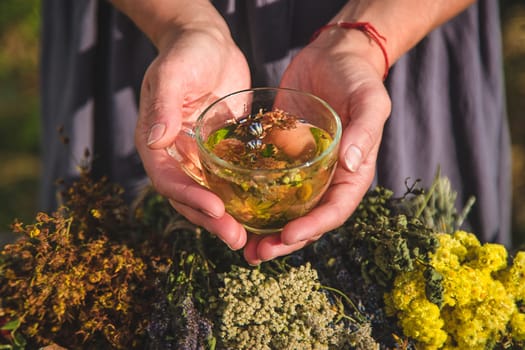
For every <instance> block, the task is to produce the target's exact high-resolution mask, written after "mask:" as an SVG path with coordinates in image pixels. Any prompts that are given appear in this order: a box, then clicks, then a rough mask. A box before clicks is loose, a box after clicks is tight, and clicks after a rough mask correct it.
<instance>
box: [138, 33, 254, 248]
mask: <svg viewBox="0 0 525 350" xmlns="http://www.w3.org/2000/svg"><path fill="white" fill-rule="evenodd" d="M249 86H250V75H249V69H248V66H247V63H246V60H245V58H244V56H243V55H242V53H241V52H240V50H239V49H238V48H237V46H236V45H235V44H234V43H233V41H232V40H231V37H229V33H228V35H222V33H220V32H219V31H217V30H209V29H208V28H204V29H200V28H191V29H189V30H176V31H174V32H173V34H172V35H169V36H168V37H167V39H166V37H164V38H163V41H162V45H160V48H159V55H158V57H157V58H156V59H155V61H154V62H153V63H152V64H151V65H150V67H149V68H148V70H147V72H146V74H145V76H144V81H143V86H142V90H141V96H140V110H139V120H138V124H137V128H136V133H135V143H136V146H137V150H138V152H139V154H140V157H141V158H142V161H143V164H144V167H145V170H146V173H147V174H148V176H149V177H150V179H151V181H152V183H153V186H154V187H155V189H156V190H157V191H158V192H159V193H160V194H162V195H164V196H166V197H167V198H169V200H170V203H171V204H172V206H173V207H174V208H175V209H176V210H177V211H178V212H180V213H181V214H182V215H184V216H185V217H186V218H187V219H188V220H190V221H192V222H193V223H195V224H197V225H200V226H202V227H204V228H205V229H207V230H208V231H210V232H212V233H214V234H216V235H217V236H218V237H219V238H220V239H222V240H223V241H224V242H225V243H226V244H227V245H228V246H229V247H231V248H232V249H240V248H242V247H243V246H244V245H245V243H246V239H247V236H246V231H245V230H244V228H243V227H242V226H241V225H240V224H239V223H238V222H237V221H235V220H234V219H233V218H232V217H231V216H230V215H229V214H227V213H225V209H224V204H223V202H222V201H221V200H220V199H219V198H218V197H217V196H216V195H215V194H213V193H212V192H210V191H208V190H207V189H205V188H204V187H202V186H200V185H198V184H197V183H196V182H194V181H193V180H192V179H191V178H190V177H188V176H187V175H186V174H185V173H184V171H182V169H181V168H180V166H179V164H178V163H177V162H176V161H175V159H173V158H172V157H171V156H169V155H168V153H167V152H166V147H167V146H170V145H171V144H172V143H173V142H174V141H175V139H176V137H182V138H183V139H184V138H185V137H183V136H177V135H178V134H179V131H180V130H181V125H183V124H186V125H192V124H193V122H194V121H195V119H196V117H197V116H198V114H199V112H200V111H201V110H202V109H203V108H205V107H206V106H207V105H208V104H209V103H210V102H211V101H212V100H213V99H214V98H216V97H217V96H223V95H226V94H228V93H230V92H233V91H236V90H240V89H245V88H248V87H249ZM186 139H187V137H186ZM189 142H191V140H189Z"/></svg>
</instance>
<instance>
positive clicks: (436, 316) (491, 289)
mask: <svg viewBox="0 0 525 350" xmlns="http://www.w3.org/2000/svg"><path fill="white" fill-rule="evenodd" d="M437 238H438V240H439V247H438V249H437V250H436V252H435V253H434V254H430V265H431V267H433V268H434V269H435V271H436V272H437V273H439V274H440V275H441V276H442V277H443V279H442V281H441V284H442V286H443V304H442V305H441V309H439V307H438V306H437V305H434V304H432V303H431V302H430V301H428V299H427V298H426V295H425V292H424V291H425V279H424V275H423V272H424V270H425V269H426V268H427V267H428V266H426V265H425V264H417V265H416V266H415V270H413V271H411V272H405V273H402V274H400V275H399V276H397V277H396V279H395V282H394V286H393V290H392V291H391V293H388V294H387V295H385V303H386V306H387V312H388V314H390V315H396V316H397V317H398V319H399V324H400V326H401V327H402V329H403V332H404V333H405V335H407V336H409V337H411V338H413V339H414V340H415V341H416V342H417V343H418V345H419V347H418V348H422V349H440V348H446V349H485V348H486V346H488V345H489V344H494V343H497V342H498V341H499V340H501V338H502V336H504V335H507V336H510V337H511V338H512V339H513V340H515V341H522V340H523V339H524V337H525V316H524V314H523V313H520V310H519V308H518V303H520V302H523V300H524V298H525V279H524V276H525V252H521V253H518V254H517V255H516V257H515V258H514V261H513V264H512V265H511V266H507V260H508V254H507V251H506V249H505V247H504V246H502V245H500V244H491V243H486V244H483V245H482V244H480V242H479V241H478V239H477V238H476V237H475V236H474V235H473V234H471V233H467V232H464V231H457V232H455V233H454V234H452V235H450V234H437ZM418 291H419V292H418ZM429 304H430V305H432V306H429ZM431 327H433V328H431ZM508 329H511V330H512V334H510V335H509V334H508Z"/></svg>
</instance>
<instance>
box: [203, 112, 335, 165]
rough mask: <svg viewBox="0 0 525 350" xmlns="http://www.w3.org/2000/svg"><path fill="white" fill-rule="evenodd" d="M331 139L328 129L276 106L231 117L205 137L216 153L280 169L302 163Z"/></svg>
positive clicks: (239, 162) (238, 161)
mask: <svg viewBox="0 0 525 350" xmlns="http://www.w3.org/2000/svg"><path fill="white" fill-rule="evenodd" d="M331 142H332V137H331V136H330V134H329V133H328V132H326V131H325V130H322V129H321V128H318V127H316V126H314V125H311V124H308V123H306V122H304V121H302V120H300V119H299V118H298V117H297V116H295V115H293V114H290V113H287V112H285V111H282V110H279V109H275V110H273V111H266V112H265V111H263V110H262V109H261V110H259V112H258V113H257V114H255V115H251V114H250V115H248V116H246V117H244V118H242V119H239V120H234V121H231V122H230V123H229V124H227V125H225V126H224V127H222V128H220V129H218V130H216V131H215V132H214V133H212V134H211V135H210V136H209V137H208V139H207V140H206V147H208V149H210V150H211V151H212V152H213V153H214V154H215V155H216V156H217V157H219V158H221V159H224V160H226V161H228V162H230V163H233V164H235V165H237V166H240V167H243V168H248V169H281V168H290V167H294V166H298V165H301V164H303V163H304V162H306V161H309V160H311V159H313V158H314V157H315V156H317V155H319V154H321V153H322V152H323V151H324V150H325V149H326V148H327V146H328V145H330V143H331Z"/></svg>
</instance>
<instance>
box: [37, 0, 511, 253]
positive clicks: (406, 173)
mask: <svg viewBox="0 0 525 350" xmlns="http://www.w3.org/2000/svg"><path fill="white" fill-rule="evenodd" d="M344 3H345V1H341V0H333V1H318V0H217V1H214V4H215V6H216V7H217V9H218V10H219V11H220V12H221V13H222V14H223V15H224V17H225V18H226V20H227V22H228V24H229V25H230V28H231V30H232V33H233V36H234V39H235V40H236V42H237V43H238V44H239V46H240V47H241V48H242V50H243V51H244V53H245V55H246V57H247V59H248V61H249V63H250V67H251V70H252V79H253V85H254V86H263V85H270V86H277V85H278V84H279V80H280V77H281V74H282V73H283V71H284V69H285V67H286V66H287V64H288V62H289V61H290V59H291V58H292V57H293V55H294V54H295V53H296V52H297V51H298V50H299V49H300V48H301V47H303V46H304V45H305V44H307V43H308V40H309V38H310V36H311V35H312V33H313V32H314V31H315V30H316V29H317V28H319V27H320V26H322V25H323V24H325V23H327V22H328V21H329V20H330V18H331V17H332V16H333V15H334V14H335V13H336V12H337V11H338V10H339V9H340V8H341V6H342V5H343V4H344ZM42 12H43V33H42V34H43V36H42V65H41V68H42V80H41V81H42V128H43V140H44V143H43V145H42V159H43V176H42V195H41V199H42V209H44V210H50V209H52V208H54V207H55V206H56V199H55V192H56V187H55V186H54V182H55V180H56V179H58V178H62V179H65V180H66V181H70V180H71V179H74V178H75V176H76V175H77V165H78V163H79V161H80V160H81V159H82V157H83V154H84V150H85V149H89V150H90V153H91V154H92V155H94V162H93V172H94V174H95V176H101V175H107V176H109V178H110V179H111V180H113V181H116V182H118V183H120V184H122V185H123V186H124V187H125V189H126V193H127V195H128V198H130V199H131V198H133V196H134V194H135V193H136V191H137V190H138V189H140V188H141V187H142V186H143V185H144V184H145V183H147V178H146V177H145V173H144V170H143V168H142V166H141V162H140V158H139V157H138V155H137V153H136V151H135V148H134V144H133V130H134V127H135V122H136V119H137V109H138V108H137V104H138V98H139V89H140V83H141V79H142V76H143V74H144V72H145V69H146V68H147V66H148V64H149V62H151V60H152V59H153V58H154V56H155V54H156V52H155V49H154V48H153V46H152V45H151V43H150V42H149V41H148V40H147V39H146V38H145V37H144V35H143V34H142V33H140V31H139V30H137V28H136V27H135V26H134V25H133V24H132V23H131V22H130V21H129V20H128V19H127V18H126V17H125V16H124V15H122V14H121V13H119V12H117V11H116V10H115V9H113V8H112V7H111V5H109V4H108V3H107V2H106V1H97V0H75V1H70V0H44V1H43V3H42ZM386 86H387V88H388V90H389V92H390V95H391V97H392V102H393V110H392V115H391V117H390V118H389V120H388V122H387V124H386V127H385V131H384V137H383V142H382V145H381V149H380V154H379V159H378V166H377V174H376V183H378V184H381V185H383V186H386V187H388V188H392V189H394V190H395V192H396V193H397V194H398V195H401V194H403V193H404V192H405V180H406V178H407V177H410V178H412V179H416V178H419V179H422V184H423V185H425V186H428V185H429V184H430V183H431V181H432V179H433V177H434V175H435V172H436V169H437V167H438V166H440V168H441V172H442V174H443V175H446V176H447V177H448V178H449V179H450V180H451V183H452V186H453V188H454V189H455V190H456V191H458V199H457V205H458V207H461V206H462V205H463V204H464V203H465V202H466V200H467V198H468V197H469V196H471V195H474V196H476V198H477V201H476V204H475V206H474V208H473V210H472V212H471V214H470V216H469V225H470V227H468V228H469V229H471V230H472V231H473V232H475V233H476V234H477V235H478V236H479V237H480V238H481V239H483V240H484V241H491V242H499V243H504V244H506V245H508V246H510V243H511V242H510V202H511V177H510V171H511V167H510V139H509V133H508V125H507V119H506V110H505V98H504V87H503V65H502V48H501V35H500V23H499V9H498V2H497V1H493V0H482V1H478V2H477V3H476V4H474V5H472V6H471V7H469V8H468V9H467V10H466V11H464V12H463V13H461V14H460V15H458V16H457V17H456V18H454V19H452V20H451V21H449V22H448V23H446V24H445V25H443V26H442V27H440V28H438V29H436V30H434V31H433V32H432V33H430V34H429V35H428V36H427V37H426V38H424V39H423V40H422V41H421V42H420V43H419V44H418V45H417V46H416V47H415V48H414V49H413V50H411V51H410V52H408V53H407V54H406V55H404V56H403V57H401V59H400V60H399V61H398V62H396V63H395V65H394V66H393V67H392V69H391V71H390V75H389V77H388V79H387V81H386ZM57 128H63V129H64V132H65V134H66V136H68V137H69V139H70V142H69V144H68V145H67V146H66V145H63V144H62V143H61V142H60V137H59V136H58V132H57Z"/></svg>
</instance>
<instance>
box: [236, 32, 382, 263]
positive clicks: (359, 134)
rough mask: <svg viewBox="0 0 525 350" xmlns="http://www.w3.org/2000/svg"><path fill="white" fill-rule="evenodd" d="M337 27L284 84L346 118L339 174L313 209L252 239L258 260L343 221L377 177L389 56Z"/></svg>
mask: <svg viewBox="0 0 525 350" xmlns="http://www.w3.org/2000/svg"><path fill="white" fill-rule="evenodd" d="M337 30H338V31H340V32H335V33H330V34H327V35H326V34H322V35H321V36H320V37H319V38H318V39H317V40H315V41H314V42H313V43H311V44H310V45H309V46H307V47H305V48H304V49H303V50H302V51H301V52H300V53H299V54H298V55H297V56H296V57H295V58H294V59H293V61H292V62H291V64H290V66H289V67H288V69H287V70H286V72H285V74H284V76H283V79H282V81H281V86H283V87H289V88H296V89H299V90H304V91H308V92H311V93H313V94H314V95H317V96H319V97H320V98H322V99H324V100H325V101H327V102H328V103H329V104H330V105H331V106H332V107H333V108H334V109H335V110H336V111H337V113H338V114H339V116H340V117H341V121H342V124H343V136H342V139H341V148H340V155H339V163H338V166H337V169H336V172H335V175H334V178H333V180H332V183H331V185H330V187H329V189H328V191H327V192H326V194H325V195H324V197H323V198H322V200H321V202H320V203H319V205H318V206H317V207H316V208H314V209H313V210H312V211H311V212H310V213H309V214H307V215H305V216H303V217H301V218H298V219H295V220H293V221H291V222H290V223H288V224H287V225H286V226H285V227H284V229H283V231H282V232H281V233H280V234H275V235H270V236H251V237H250V238H249V241H248V243H247V245H246V247H245V251H244V255H245V258H246V260H247V261H248V262H250V263H252V264H257V263H259V262H261V261H266V260H270V259H273V258H275V257H278V256H282V255H286V254H289V253H291V252H293V251H295V250H298V249H301V248H302V247H304V246H305V245H307V244H308V243H310V242H312V241H315V240H317V239H318V238H320V237H321V236H322V235H323V234H324V233H325V232H327V231H329V230H332V229H334V228H337V227H339V226H340V225H342V224H343V223H344V222H345V220H346V219H348V217H349V216H350V215H351V214H352V212H353V211H354V210H355V208H356V207H357V205H358V204H359V202H360V201H361V199H362V198H363V196H364V195H365V193H366V191H367V190H368V189H369V186H370V184H371V182H372V180H373V178H374V175H375V166H376V159H377V153H378V150H379V145H380V142H381V136H382V132H383V126H384V124H385V122H386V120H387V118H388V116H389V114H390V98H389V96H388V94H387V91H386V89H385V87H384V85H383V81H382V76H383V73H384V69H385V67H384V57H383V56H382V53H381V51H380V49H379V48H378V47H377V46H376V44H374V43H373V42H371V41H370V40H369V38H368V37H367V36H365V34H364V33H362V32H359V31H356V30H354V31H352V32H344V30H342V29H337ZM347 43H352V45H351V46H350V45H348V44H347Z"/></svg>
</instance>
